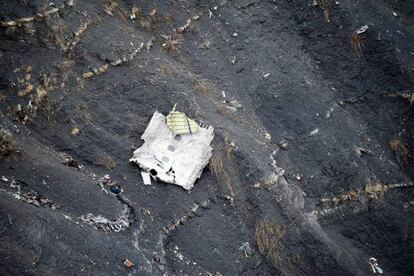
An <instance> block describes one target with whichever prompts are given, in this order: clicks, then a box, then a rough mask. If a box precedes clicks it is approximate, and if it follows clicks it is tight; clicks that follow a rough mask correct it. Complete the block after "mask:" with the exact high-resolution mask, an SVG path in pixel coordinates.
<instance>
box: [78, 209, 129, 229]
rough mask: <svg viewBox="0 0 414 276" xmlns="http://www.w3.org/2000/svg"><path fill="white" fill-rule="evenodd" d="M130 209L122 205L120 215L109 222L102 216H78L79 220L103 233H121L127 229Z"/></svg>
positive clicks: (89, 214)
mask: <svg viewBox="0 0 414 276" xmlns="http://www.w3.org/2000/svg"><path fill="white" fill-rule="evenodd" d="M130 213H131V209H130V207H129V206H128V205H126V204H124V207H123V209H122V211H121V214H120V215H119V217H118V218H117V219H116V220H109V219H107V218H104V217H103V216H100V215H98V216H95V215H93V214H91V213H88V214H86V215H82V216H80V218H79V219H80V220H81V221H83V222H85V223H87V224H89V225H92V226H94V227H95V228H96V229H98V230H102V231H104V232H121V231H124V230H125V229H127V228H128V227H129V225H130V221H129V215H130Z"/></svg>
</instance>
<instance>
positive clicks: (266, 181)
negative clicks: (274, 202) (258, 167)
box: [253, 167, 285, 191]
mask: <svg viewBox="0 0 414 276" xmlns="http://www.w3.org/2000/svg"><path fill="white" fill-rule="evenodd" d="M274 169H275V170H274V171H272V172H271V173H270V174H269V175H267V176H266V177H263V178H262V179H261V180H260V181H259V182H257V183H255V184H254V185H253V187H254V188H255V189H261V188H265V189H267V190H269V191H270V190H272V188H273V187H274V186H275V185H276V184H277V182H278V181H279V179H280V178H281V177H282V176H283V175H284V174H285V170H284V169H282V168H278V167H274Z"/></svg>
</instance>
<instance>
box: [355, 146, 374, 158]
mask: <svg viewBox="0 0 414 276" xmlns="http://www.w3.org/2000/svg"><path fill="white" fill-rule="evenodd" d="M354 150H355V153H356V154H357V156H358V157H361V155H362V154H363V153H365V154H369V153H371V151H370V150H367V149H365V148H362V147H357V146H354Z"/></svg>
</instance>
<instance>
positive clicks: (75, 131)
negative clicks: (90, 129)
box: [70, 127, 80, 136]
mask: <svg viewBox="0 0 414 276" xmlns="http://www.w3.org/2000/svg"><path fill="white" fill-rule="evenodd" d="M79 132H80V130H79V128H77V127H74V128H72V130H71V131H70V135H72V136H76V135H78V134H79Z"/></svg>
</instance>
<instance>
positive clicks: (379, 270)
mask: <svg viewBox="0 0 414 276" xmlns="http://www.w3.org/2000/svg"><path fill="white" fill-rule="evenodd" d="M368 264H369V268H370V269H371V272H372V273H374V274H377V273H378V274H384V271H383V270H382V268H381V267H379V265H378V262H377V259H375V258H373V257H371V258H369V261H368Z"/></svg>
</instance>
